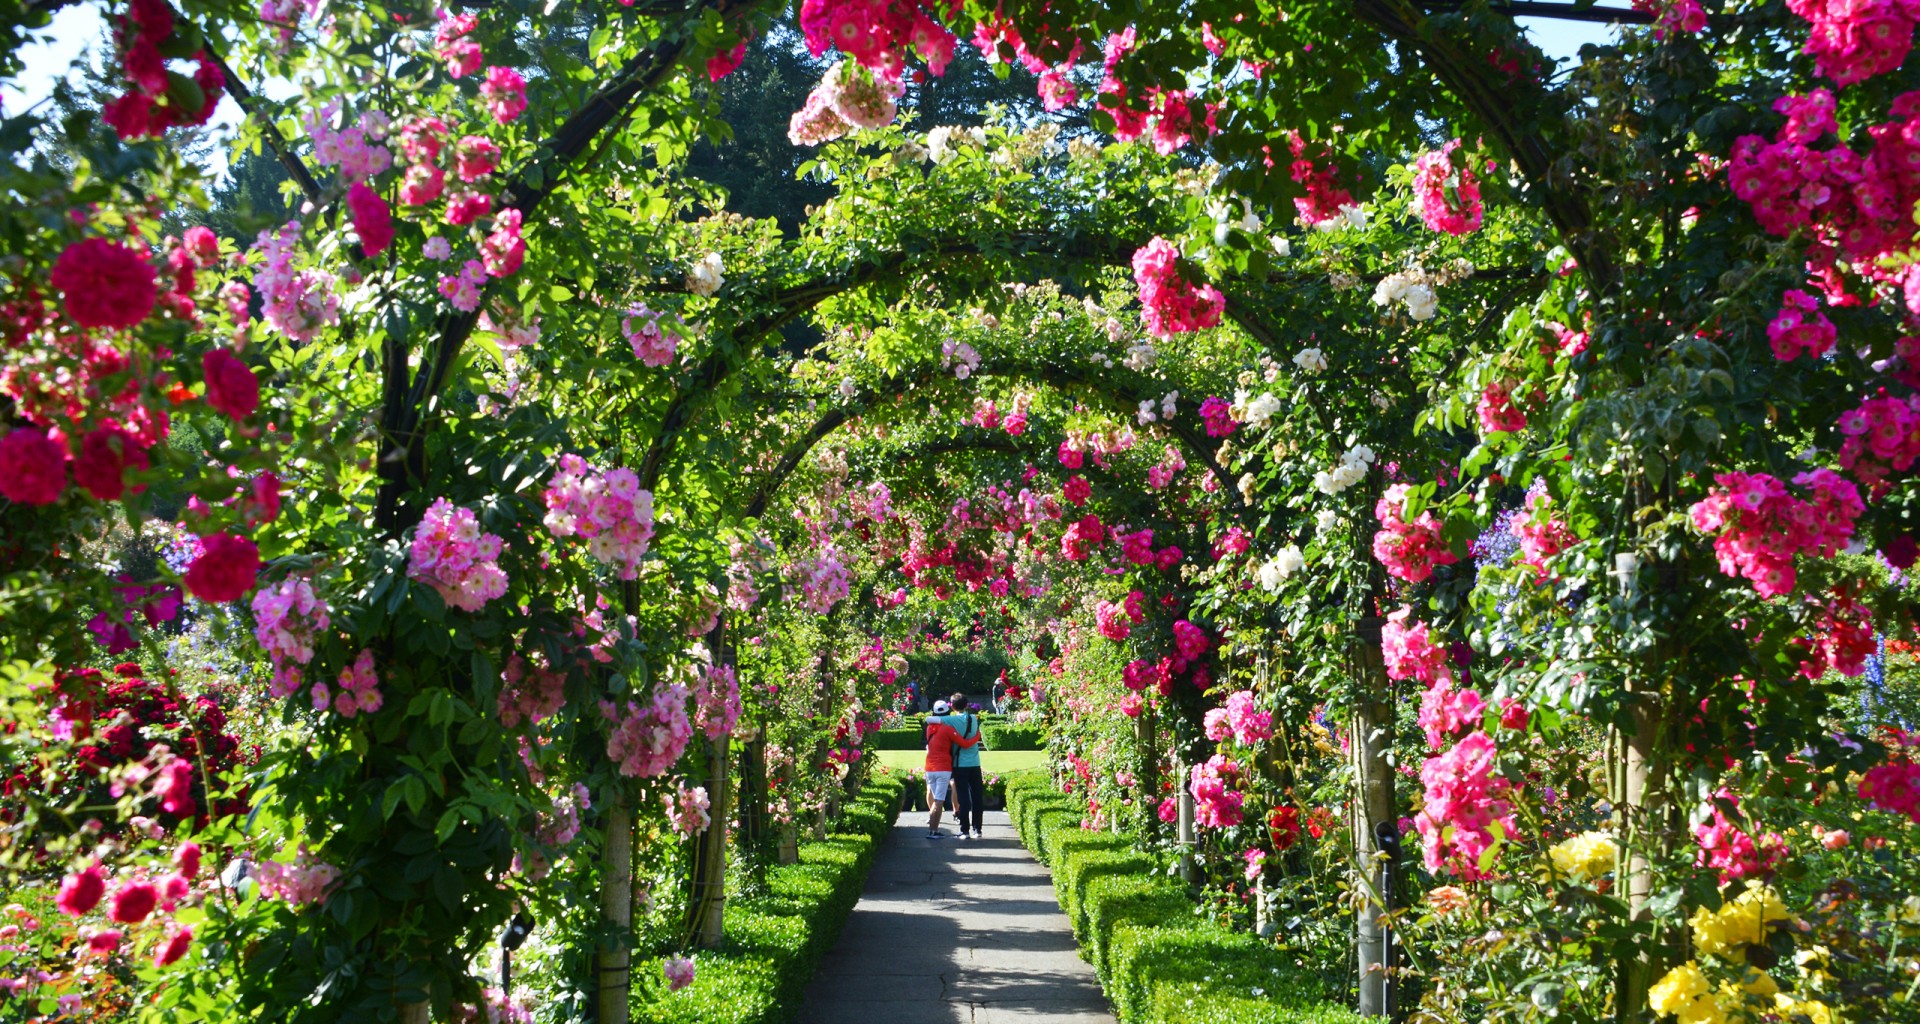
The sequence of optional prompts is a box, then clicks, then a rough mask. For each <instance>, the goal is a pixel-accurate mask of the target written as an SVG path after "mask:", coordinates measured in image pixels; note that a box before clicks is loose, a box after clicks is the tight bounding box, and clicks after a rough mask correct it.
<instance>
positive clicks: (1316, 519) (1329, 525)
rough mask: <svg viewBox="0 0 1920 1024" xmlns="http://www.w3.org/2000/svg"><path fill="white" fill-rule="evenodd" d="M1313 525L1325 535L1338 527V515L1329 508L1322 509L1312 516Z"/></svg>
mask: <svg viewBox="0 0 1920 1024" xmlns="http://www.w3.org/2000/svg"><path fill="white" fill-rule="evenodd" d="M1313 525H1315V526H1317V527H1319V528H1320V531H1321V532H1322V533H1325V532H1326V531H1328V530H1331V529H1333V528H1334V527H1336V526H1339V525H1340V513H1338V512H1335V511H1334V510H1332V509H1330V508H1323V509H1321V510H1320V511H1318V512H1315V513H1314V514H1313Z"/></svg>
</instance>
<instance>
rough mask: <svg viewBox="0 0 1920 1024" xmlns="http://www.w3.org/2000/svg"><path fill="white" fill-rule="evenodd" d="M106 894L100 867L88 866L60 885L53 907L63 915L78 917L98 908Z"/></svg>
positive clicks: (104, 878)
mask: <svg viewBox="0 0 1920 1024" xmlns="http://www.w3.org/2000/svg"><path fill="white" fill-rule="evenodd" d="M106 894H107V880H106V877H105V876H104V875H102V874H101V873H100V865H98V864H90V865H88V866H87V868H86V870H84V871H76V872H74V873H73V874H71V875H68V876H67V877H66V880H65V881H63V882H61V883H60V895H59V896H57V897H55V899H54V905H55V906H57V907H59V908H60V912H61V913H63V914H67V915H69V916H72V917H79V916H80V915H81V914H84V913H86V912H87V911H89V910H92V909H93V908H94V907H97V906H99V905H100V899H101V897H103V896H105V895H106Z"/></svg>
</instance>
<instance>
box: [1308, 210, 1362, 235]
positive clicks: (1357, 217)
mask: <svg viewBox="0 0 1920 1024" xmlns="http://www.w3.org/2000/svg"><path fill="white" fill-rule="evenodd" d="M1313 227H1314V230H1316V231H1338V230H1340V229H1341V228H1359V229H1361V230H1362V231H1364V230H1366V227H1367V210H1366V207H1363V206H1359V205H1356V204H1354V203H1348V204H1347V205H1345V206H1342V207H1341V208H1340V216H1338V217H1328V218H1327V219H1326V220H1323V221H1321V222H1320V223H1318V224H1315V225H1314V226H1313Z"/></svg>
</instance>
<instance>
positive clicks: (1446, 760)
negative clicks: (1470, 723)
mask: <svg viewBox="0 0 1920 1024" xmlns="http://www.w3.org/2000/svg"><path fill="white" fill-rule="evenodd" d="M1498 753H1499V750H1498V748H1497V747H1496V746H1495V744H1494V742H1493V739H1492V738H1491V737H1489V736H1488V735H1487V734H1486V733H1483V732H1471V733H1468V734H1467V736H1466V738H1464V739H1462V740H1461V741H1460V742H1459V743H1456V744H1454V745H1453V746H1452V747H1451V748H1450V749H1448V750H1447V752H1446V753H1444V754H1441V755H1440V756H1438V757H1433V758H1429V759H1428V760H1427V763H1426V764H1424V765H1422V766H1421V767H1420V781H1421V783H1422V784H1423V785H1424V786H1425V787H1426V793H1425V798H1424V801H1423V804H1422V806H1421V808H1420V813H1419V814H1418V815H1417V816H1415V818H1414V828H1415V829H1416V830H1417V831H1418V832H1419V833H1420V837H1421V839H1422V840H1423V848H1424V850H1423V852H1424V855H1425V860H1426V865H1427V870H1428V871H1432V872H1434V873H1436V874H1437V873H1439V872H1440V871H1442V870H1446V871H1451V872H1452V873H1453V874H1454V875H1456V876H1458V877H1460V878H1463V879H1466V880H1468V881H1477V880H1479V879H1482V878H1485V877H1487V875H1488V872H1487V871H1486V870H1484V869H1483V868H1482V867H1481V860H1482V858H1483V857H1484V856H1485V855H1486V853H1487V851H1489V850H1492V849H1494V848H1495V847H1496V846H1497V845H1498V844H1499V843H1500V842H1501V841H1502V840H1503V839H1504V840H1511V839H1513V838H1514V837H1515V836H1517V835H1518V834H1519V827H1518V825H1517V824H1516V823H1515V821H1514V817H1513V804H1512V803H1511V802H1510V801H1509V800H1508V799H1507V797H1508V795H1509V794H1510V793H1511V789H1512V787H1511V785H1510V784H1509V783H1508V782H1507V780H1506V779H1505V778H1504V777H1502V776H1499V775H1497V774H1495V772H1494V762H1495V759H1496V756H1497V755H1498ZM1496 829H1497V830H1498V832H1497V833H1496Z"/></svg>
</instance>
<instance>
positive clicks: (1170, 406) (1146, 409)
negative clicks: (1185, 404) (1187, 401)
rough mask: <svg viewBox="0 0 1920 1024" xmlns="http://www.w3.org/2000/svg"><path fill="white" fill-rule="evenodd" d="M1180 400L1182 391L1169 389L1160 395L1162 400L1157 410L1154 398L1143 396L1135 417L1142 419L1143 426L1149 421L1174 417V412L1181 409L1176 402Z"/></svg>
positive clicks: (1153, 421)
mask: <svg viewBox="0 0 1920 1024" xmlns="http://www.w3.org/2000/svg"><path fill="white" fill-rule="evenodd" d="M1179 401H1180V392H1178V391H1169V392H1167V393H1166V394H1165V395H1162V396H1161V397H1160V401H1159V402H1158V403H1157V405H1158V410H1157V411H1156V409H1155V406H1156V403H1155V402H1154V400H1153V399H1151V398H1143V399H1141V400H1140V411H1139V413H1138V414H1136V417H1135V418H1137V419H1138V420H1139V421H1140V425H1141V426H1145V425H1147V424H1149V423H1155V422H1158V421H1160V420H1163V419H1166V420H1170V419H1173V417H1174V413H1175V412H1177V411H1178V409H1179V406H1178V405H1177V404H1176V403H1178V402H1179Z"/></svg>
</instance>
